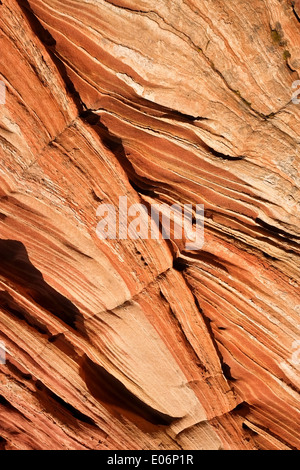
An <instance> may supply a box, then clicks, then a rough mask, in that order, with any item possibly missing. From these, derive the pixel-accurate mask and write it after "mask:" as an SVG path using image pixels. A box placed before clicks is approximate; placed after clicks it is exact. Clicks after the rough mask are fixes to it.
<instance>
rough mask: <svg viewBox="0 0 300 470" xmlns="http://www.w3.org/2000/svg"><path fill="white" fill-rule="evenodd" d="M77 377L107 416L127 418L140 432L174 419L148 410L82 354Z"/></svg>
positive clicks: (153, 428) (152, 430) (116, 380)
mask: <svg viewBox="0 0 300 470" xmlns="http://www.w3.org/2000/svg"><path fill="white" fill-rule="evenodd" d="M81 376H82V377H83V379H84V380H85V382H86V385H87V387H88V389H89V392H90V393H91V395H92V396H93V397H94V398H95V399H96V400H97V401H99V402H100V403H101V404H102V405H103V406H104V407H105V408H106V409H107V410H108V411H109V412H110V413H112V414H113V415H114V416H116V417H117V418H119V419H120V418H121V417H123V418H126V419H128V420H129V421H131V422H132V423H133V424H135V425H136V426H137V427H138V428H139V429H141V430H142V431H143V432H155V431H157V430H158V428H159V427H160V426H168V425H169V424H171V423H172V422H173V421H175V419H176V418H173V417H171V416H168V415H165V414H163V413H160V412H159V411H157V410H155V409H153V408H151V407H150V406H149V405H147V404H146V403H144V402H143V401H142V400H140V399H139V398H138V397H136V396H135V395H134V394H133V393H132V392H130V391H129V390H128V389H127V388H126V387H125V386H124V385H123V384H122V382H120V381H119V380H118V379H116V378H115V377H114V376H113V375H111V374H110V373H109V372H107V371H106V370H105V369H104V368H103V367H102V366H100V365H99V364H96V363H95V362H93V361H92V360H91V359H89V358H88V357H87V356H86V355H85V356H84V358H83V361H82V364H81Z"/></svg>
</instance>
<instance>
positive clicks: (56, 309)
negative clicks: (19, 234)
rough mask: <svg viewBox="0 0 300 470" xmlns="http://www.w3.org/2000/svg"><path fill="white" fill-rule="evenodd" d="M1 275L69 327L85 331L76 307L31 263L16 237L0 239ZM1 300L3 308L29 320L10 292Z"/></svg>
mask: <svg viewBox="0 0 300 470" xmlns="http://www.w3.org/2000/svg"><path fill="white" fill-rule="evenodd" d="M0 276H1V277H3V278H4V279H5V280H7V281H9V282H10V283H12V284H13V285H14V287H15V288H16V289H17V290H18V291H19V292H21V293H22V294H23V295H25V296H26V297H27V298H29V299H32V300H33V301H34V302H36V303H37V304H39V305H40V306H41V307H42V308H44V309H45V310H47V311H48V312H50V313H52V314H53V315H54V316H55V317H57V318H59V319H60V320H62V321H63V322H64V323H65V324H66V325H68V326H69V327H71V328H73V329H75V330H78V329H80V330H81V331H84V328H83V323H84V319H83V316H82V314H81V313H80V311H79V310H78V308H77V307H75V305H74V304H73V303H72V302H71V301H70V300H68V299H67V298H66V297H64V296H63V295H62V294H60V293H59V292H57V291H56V290H55V289H53V287H51V286H50V285H49V284H47V283H46V282H45V280H44V278H43V276H42V273H41V272H40V271H39V270H38V269H37V268H36V267H35V266H34V265H33V264H32V263H31V261H30V259H29V257H28V254H27V250H26V248H25V246H24V245H23V243H21V242H19V241H16V240H0ZM7 295H8V297H7ZM0 300H1V303H2V304H3V302H5V305H4V306H6V308H7V307H9V308H10V309H12V310H14V312H13V313H16V314H19V315H20V314H21V315H23V317H25V319H26V320H27V321H28V314H27V316H26V315H25V313H24V312H25V311H24V310H23V311H22V309H20V308H19V307H18V306H17V304H16V302H15V301H13V299H12V298H11V296H9V294H7V293H6V295H4V293H2V296H1V299H0ZM12 302H13V303H12ZM32 326H34V325H32ZM43 333H47V331H43Z"/></svg>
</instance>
